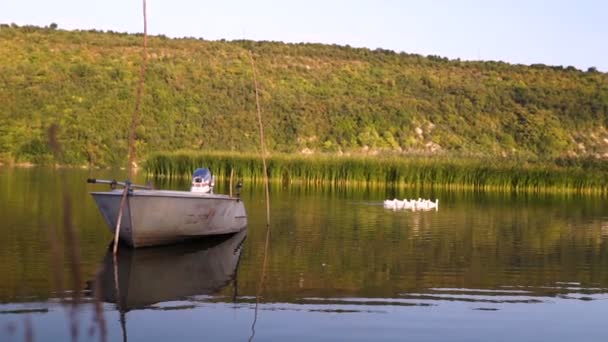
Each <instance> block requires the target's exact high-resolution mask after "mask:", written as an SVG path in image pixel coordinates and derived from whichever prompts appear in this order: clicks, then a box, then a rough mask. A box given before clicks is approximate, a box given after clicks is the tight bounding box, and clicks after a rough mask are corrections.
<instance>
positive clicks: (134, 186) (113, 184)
mask: <svg viewBox="0 0 608 342" xmlns="http://www.w3.org/2000/svg"><path fill="white" fill-rule="evenodd" d="M87 183H92V184H110V186H111V187H112V189H114V188H115V187H116V186H117V185H120V186H124V187H126V186H127V183H128V184H129V187H130V188H132V189H146V190H152V187H151V186H149V185H139V184H132V183H131V182H129V181H126V182H119V181H117V180H115V179H112V180H110V179H96V178H88V179H87Z"/></svg>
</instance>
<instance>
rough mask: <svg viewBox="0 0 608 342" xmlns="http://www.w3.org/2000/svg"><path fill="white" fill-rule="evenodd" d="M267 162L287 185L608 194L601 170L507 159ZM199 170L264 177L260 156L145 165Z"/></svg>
mask: <svg viewBox="0 0 608 342" xmlns="http://www.w3.org/2000/svg"><path fill="white" fill-rule="evenodd" d="M267 163H268V177H269V179H270V180H271V181H272V182H280V183H283V184H293V183H299V184H304V185H330V186H366V187H369V186H392V187H432V188H447V189H469V190H499V191H517V192H519V191H523V192H579V193H606V192H608V175H607V174H606V173H605V172H603V171H602V170H601V169H599V168H591V169H584V168H581V167H578V166H576V167H573V166H569V167H564V166H558V165H555V164H553V163H543V164H538V163H525V162H518V161H512V160H506V159H483V160H482V159H462V158H461V159H458V158H446V157H419V156H417V157H411V156H375V157H368V156H336V155H331V156H329V155H314V156H303V155H288V154H273V155H272V156H270V157H269V158H268V160H267ZM197 167H208V168H209V169H210V170H212V171H213V173H214V175H215V176H216V177H217V179H218V180H225V179H228V178H229V177H230V174H231V171H234V175H235V177H237V178H242V179H247V180H251V181H253V182H258V181H261V180H262V179H263V177H262V172H263V171H262V161H261V158H260V157H259V155H257V154H243V153H232V152H191V151H180V152H173V153H157V154H153V155H151V156H150V157H149V158H148V160H147V161H146V163H145V169H146V172H147V173H148V174H150V175H152V176H154V177H169V178H181V177H190V175H191V174H192V171H193V170H194V169H196V168H197Z"/></svg>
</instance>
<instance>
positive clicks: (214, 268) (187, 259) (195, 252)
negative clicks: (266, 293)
mask: <svg viewBox="0 0 608 342" xmlns="http://www.w3.org/2000/svg"><path fill="white" fill-rule="evenodd" d="M246 236H247V231H246V229H244V230H242V231H241V232H239V233H236V234H233V235H228V236H218V237H211V238H205V239H204V240H198V241H192V242H188V243H184V244H178V245H171V246H163V247H150V248H141V249H130V248H121V249H119V251H118V255H117V258H116V263H114V258H113V255H112V251H111V250H110V249H109V250H108V252H107V253H106V255H105V257H104V260H103V263H102V265H101V268H100V270H99V272H98V273H97V279H96V282H94V283H93V284H98V286H99V288H98V291H96V292H97V295H98V296H99V298H100V299H101V300H103V301H106V302H111V303H116V304H117V306H118V309H119V310H120V311H121V312H127V311H130V310H133V309H141V308H146V307H149V306H150V305H152V304H156V303H160V302H166V301H173V300H182V299H186V298H187V297H191V296H195V295H204V294H213V293H216V292H218V291H219V290H221V289H222V288H223V287H225V286H226V285H228V284H229V283H230V282H231V281H233V280H235V279H236V272H237V267H238V264H239V259H240V256H241V250H242V246H243V242H244V241H245V238H246ZM116 279H118V281H116ZM235 295H236V292H235Z"/></svg>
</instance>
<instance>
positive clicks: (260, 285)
mask: <svg viewBox="0 0 608 342" xmlns="http://www.w3.org/2000/svg"><path fill="white" fill-rule="evenodd" d="M249 58H250V60H251V69H252V71H253V85H254V90H255V105H256V113H257V117H258V126H259V130H260V149H261V152H262V167H263V172H264V187H265V196H266V242H265V243H264V259H263V261H262V272H261V276H260V281H259V283H258V291H257V293H256V296H255V313H254V318H253V323H252V324H251V336H250V337H249V341H250V342H251V341H252V340H253V338H254V337H255V325H256V323H257V321H258V306H259V304H260V297H261V295H262V290H263V288H264V280H265V278H266V264H267V260H268V249H269V245H270V191H269V189H268V171H267V167H266V145H265V143H264V125H263V122H262V110H261V107H260V97H259V91H258V80H257V76H256V68H255V61H254V58H253V52H252V51H251V50H249Z"/></svg>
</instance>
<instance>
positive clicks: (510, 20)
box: [0, 0, 608, 72]
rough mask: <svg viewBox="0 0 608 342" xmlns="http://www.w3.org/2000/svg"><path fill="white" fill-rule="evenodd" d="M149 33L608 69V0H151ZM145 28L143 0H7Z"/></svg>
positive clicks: (36, 17)
mask: <svg viewBox="0 0 608 342" xmlns="http://www.w3.org/2000/svg"><path fill="white" fill-rule="evenodd" d="M147 6H148V31H149V34H165V35H167V36H169V37H185V36H187V37H202V38H205V39H212V40H215V39H222V38H224V39H228V40H232V39H242V38H246V39H252V40H276V41H284V42H320V43H328V44H340V45H347V44H348V45H350V46H355V47H368V48H371V49H375V48H378V47H381V48H384V49H390V50H395V51H405V52H408V53H418V54H422V55H429V54H432V55H440V56H445V57H448V58H461V59H463V60H480V59H481V60H501V61H505V62H509V63H522V64H532V63H543V64H548V65H563V66H568V65H572V66H575V67H577V68H579V69H583V70H587V68H588V67H591V66H595V67H597V68H598V69H599V70H601V71H604V72H608V1H604V0H553V1H544V0H543V1H541V0H529V1H525V0H500V1H492V0H486V1H483V0H454V1H449V0H426V1H425V0H416V1H414V0H411V1H410V0H350V1H347V0H306V1H289V0H283V1H279V0H249V1H247V0H234V1H229V0H225V1H221V0H216V1H203V0H147ZM53 22H54V23H57V24H58V25H59V27H60V28H63V29H99V30H113V31H119V32H142V31H143V23H142V22H143V17H142V1H141V0H97V1H92V0H2V1H0V23H6V24H10V23H16V24H18V25H37V26H47V25H49V24H50V23H53Z"/></svg>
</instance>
